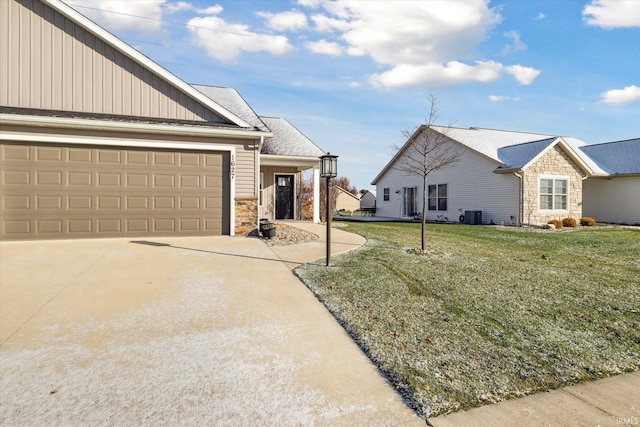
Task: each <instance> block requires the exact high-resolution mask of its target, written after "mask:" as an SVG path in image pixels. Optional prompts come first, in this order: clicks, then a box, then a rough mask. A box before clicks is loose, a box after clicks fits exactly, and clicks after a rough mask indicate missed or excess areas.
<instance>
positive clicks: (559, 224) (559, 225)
mask: <svg viewBox="0 0 640 427" xmlns="http://www.w3.org/2000/svg"><path fill="white" fill-rule="evenodd" d="M547 224H553V225H555V226H556V228H562V221H560V220H559V219H552V220H551V221H549V222H547Z"/></svg>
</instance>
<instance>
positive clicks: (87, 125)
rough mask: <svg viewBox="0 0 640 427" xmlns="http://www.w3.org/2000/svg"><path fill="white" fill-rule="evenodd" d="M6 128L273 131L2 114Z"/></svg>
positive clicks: (220, 133) (247, 134) (231, 134)
mask: <svg viewBox="0 0 640 427" xmlns="http://www.w3.org/2000/svg"><path fill="white" fill-rule="evenodd" d="M0 122H2V124H3V125H5V126H6V125H17V126H30V127H43V128H44V127H48V128H62V129H82V130H93V131H97V130H100V131H110V132H117V131H119V132H132V133H145V134H162V135H190V136H211V137H214V136H215V137H224V138H237V139H255V138H259V137H261V136H263V137H271V136H273V134H272V133H271V132H263V131H256V130H250V129H244V128H220V127H213V126H180V125H169V124H155V123H132V122H122V121H110V120H93V119H77V118H61V117H46V116H29V115H18V114H0Z"/></svg>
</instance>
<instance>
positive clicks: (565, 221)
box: [562, 218, 578, 227]
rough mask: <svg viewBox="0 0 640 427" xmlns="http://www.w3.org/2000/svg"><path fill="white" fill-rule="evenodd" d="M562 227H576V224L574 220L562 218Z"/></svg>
mask: <svg viewBox="0 0 640 427" xmlns="http://www.w3.org/2000/svg"><path fill="white" fill-rule="evenodd" d="M562 225H564V226H565V227H577V226H578V222H577V221H576V220H575V218H564V219H563V220H562Z"/></svg>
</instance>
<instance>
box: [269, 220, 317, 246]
mask: <svg viewBox="0 0 640 427" xmlns="http://www.w3.org/2000/svg"><path fill="white" fill-rule="evenodd" d="M274 225H275V227H276V235H275V237H273V238H271V239H266V238H263V237H260V239H261V240H263V241H264V242H265V243H266V244H267V246H288V245H298V244H301V243H307V242H312V241H314V240H317V239H319V236H318V235H317V234H313V233H310V232H308V231H305V230H302V229H300V228H298V227H294V226H291V225H287V224H282V223H275V224H274Z"/></svg>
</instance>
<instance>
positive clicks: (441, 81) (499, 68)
mask: <svg viewBox="0 0 640 427" xmlns="http://www.w3.org/2000/svg"><path fill="white" fill-rule="evenodd" d="M503 72H505V73H507V74H511V75H513V76H514V77H515V78H516V80H517V81H518V82H519V83H520V84H523V85H528V84H530V83H532V82H533V80H534V79H535V78H536V77H537V76H538V74H540V71H538V70H535V69H533V68H529V67H523V66H521V65H513V66H509V67H507V66H504V65H503V64H501V63H499V62H495V61H476V63H475V65H468V64H464V63H462V62H459V61H449V62H447V63H445V64H440V63H436V62H432V63H430V64H422V65H412V64H401V65H398V66H395V67H393V68H392V69H391V70H389V71H385V72H383V73H381V74H374V75H373V76H371V83H373V84H374V85H376V86H386V87H409V86H426V85H436V86H447V85H453V84H462V83H489V82H492V81H495V80H498V79H499V78H500V76H501V75H502V73H503Z"/></svg>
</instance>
